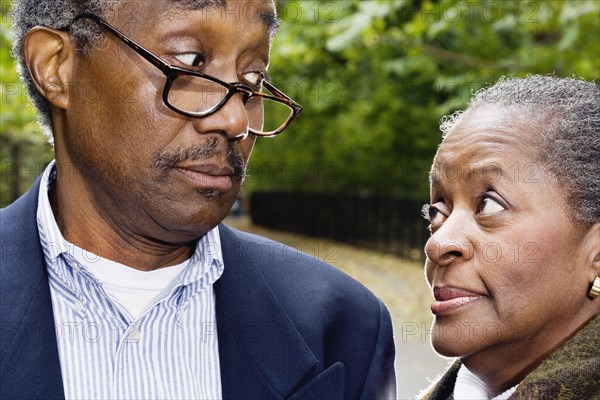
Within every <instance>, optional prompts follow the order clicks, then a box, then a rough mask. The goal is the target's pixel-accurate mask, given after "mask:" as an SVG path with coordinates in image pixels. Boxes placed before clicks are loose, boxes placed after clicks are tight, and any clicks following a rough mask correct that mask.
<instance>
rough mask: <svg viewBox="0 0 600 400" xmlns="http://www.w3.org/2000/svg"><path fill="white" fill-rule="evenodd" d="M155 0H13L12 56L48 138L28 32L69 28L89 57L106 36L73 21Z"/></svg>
mask: <svg viewBox="0 0 600 400" xmlns="http://www.w3.org/2000/svg"><path fill="white" fill-rule="evenodd" d="M151 1H154V0H14V2H13V11H12V14H13V39H14V41H13V48H12V54H13V57H14V58H15V59H16V60H17V68H18V72H19V75H20V76H21V80H22V81H23V83H24V84H25V89H26V90H27V94H28V96H29V98H30V99H31V102H32V103H33V105H34V106H35V108H36V109H37V110H38V118H39V123H40V125H42V127H43V128H44V130H45V131H46V133H47V134H48V136H50V135H51V131H52V123H51V118H50V107H49V104H48V101H47V100H46V99H45V98H44V96H42V95H41V94H40V93H39V92H38V91H37V89H36V88H35V85H34V83H33V78H32V76H31V74H30V73H29V69H28V68H27V65H26V64H25V59H24V56H25V54H24V51H23V43H24V42H25V36H26V35H27V32H28V31H29V30H30V29H31V28H33V27H35V26H38V25H40V26H45V27H47V28H51V29H56V30H66V29H69V33H70V35H71V39H72V40H73V42H74V44H75V49H76V50H77V51H80V52H83V53H84V54H88V53H89V52H90V51H91V49H93V47H94V46H95V45H97V44H98V43H99V42H100V40H102V38H103V35H102V31H101V29H100V28H99V27H98V26H97V25H96V24H92V23H89V21H85V20H78V21H77V22H76V23H73V24H72V21H73V19H74V18H75V17H76V16H78V15H79V14H81V13H84V12H89V13H92V14H96V15H97V16H99V17H101V18H103V19H111V18H112V17H113V16H114V15H113V14H114V12H115V10H116V8H117V6H118V5H122V6H123V7H121V8H124V9H125V10H124V11H128V12H133V11H135V8H137V7H139V6H140V4H142V5H143V3H144V2H148V3H150V2H151ZM171 1H172V3H173V4H174V5H175V6H178V7H182V8H192V9H193V8H202V7H206V6H221V7H224V6H225V3H224V0H171Z"/></svg>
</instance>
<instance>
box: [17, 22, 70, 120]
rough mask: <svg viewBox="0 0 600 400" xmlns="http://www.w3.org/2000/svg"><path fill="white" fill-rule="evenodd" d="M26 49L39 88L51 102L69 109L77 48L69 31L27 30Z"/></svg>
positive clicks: (27, 62)
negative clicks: (70, 88)
mask: <svg viewBox="0 0 600 400" xmlns="http://www.w3.org/2000/svg"><path fill="white" fill-rule="evenodd" d="M23 49H24V55H25V63H26V64H27V67H28V68H29V71H30V72H31V76H32V77H33V81H34V83H35V86H36V88H37V90H38V91H39V92H40V93H41V94H42V95H43V96H44V97H45V98H46V100H48V102H50V104H52V105H54V106H56V107H58V108H63V109H64V108H66V107H67V106H68V104H69V87H70V86H69V82H70V81H71V71H72V68H71V67H72V62H73V50H74V49H73V45H72V43H71V40H70V38H69V34H68V33H67V32H63V31H57V30H54V29H50V28H46V27H43V26H36V27H34V28H32V29H31V30H30V31H29V32H27V35H26V37H25V42H24V45H23Z"/></svg>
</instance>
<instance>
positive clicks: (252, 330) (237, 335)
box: [215, 225, 318, 399]
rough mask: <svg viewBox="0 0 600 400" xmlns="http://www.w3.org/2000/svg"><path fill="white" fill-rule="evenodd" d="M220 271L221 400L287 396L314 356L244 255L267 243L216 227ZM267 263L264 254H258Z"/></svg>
mask: <svg viewBox="0 0 600 400" xmlns="http://www.w3.org/2000/svg"><path fill="white" fill-rule="evenodd" d="M220 234H221V242H222V246H223V260H224V263H225V271H224V272H223V275H222V276H221V278H220V279H219V280H218V281H217V283H216V284H215V293H216V299H217V329H218V335H219V355H220V362H221V381H222V386H223V398H225V399H227V398H236V399H237V398H247V397H248V396H249V394H252V395H253V396H256V398H263V399H279V398H287V397H288V396H289V395H290V394H292V393H293V391H294V390H295V389H296V388H297V387H298V386H299V384H300V382H301V381H302V379H303V378H304V377H305V375H307V373H308V372H310V371H311V370H312V369H313V368H314V367H315V366H316V365H317V364H318V360H317V358H316V357H315V355H314V354H313V353H312V351H311V350H310V348H309V346H308V345H307V344H306V342H305V340H304V338H303V337H302V336H301V335H300V333H299V332H298V330H297V329H296V327H295V326H294V324H293V323H292V321H291V320H290V318H289V316H288V315H287V314H286V312H285V310H284V309H283V308H282V306H281V305H280V303H279V301H278V299H277V297H276V296H275V294H274V293H273V291H272V290H271V288H270V286H269V283H268V282H267V280H266V279H265V277H264V276H263V274H262V273H261V271H260V270H259V268H258V266H257V265H255V263H254V262H253V259H254V260H256V259H257V257H248V255H249V254H257V253H258V254H260V253H261V252H262V253H263V254H264V252H265V251H267V252H268V251H269V250H268V249H267V246H268V243H267V242H262V243H261V242H252V241H247V240H246V241H244V240H242V239H241V238H240V237H239V233H238V232H236V231H234V230H233V229H231V228H229V227H226V226H224V225H221V226H220ZM262 261H263V262H265V263H266V262H269V261H271V262H272V260H269V257H264V258H262Z"/></svg>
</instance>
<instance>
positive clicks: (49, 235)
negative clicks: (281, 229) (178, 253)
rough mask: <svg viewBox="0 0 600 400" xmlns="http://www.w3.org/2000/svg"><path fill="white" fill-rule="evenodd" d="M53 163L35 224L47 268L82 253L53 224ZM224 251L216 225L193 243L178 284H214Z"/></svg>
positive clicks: (42, 187) (45, 176)
mask: <svg viewBox="0 0 600 400" xmlns="http://www.w3.org/2000/svg"><path fill="white" fill-rule="evenodd" d="M56 175H57V172H56V162H55V161H54V160H53V161H52V162H51V163H50V164H49V165H48V167H46V169H45V170H44V173H43V175H42V181H41V184H40V191H39V194H38V209H37V224H38V230H39V233H40V242H41V244H42V248H43V250H44V255H45V258H46V262H47V263H48V265H49V267H52V266H53V265H55V263H56V260H57V259H58V257H59V256H61V255H63V254H64V256H65V258H66V259H67V260H69V261H77V259H78V257H80V256H81V255H80V254H79V255H78V254H76V252H75V251H74V246H73V244H72V243H70V242H68V241H67V240H66V239H65V238H64V236H63V235H62V233H61V232H60V229H59V228H58V224H57V223H56V219H55V218H54V213H53V211H52V207H51V206H50V198H49V197H48V192H49V190H50V189H51V188H52V185H54V184H55V182H56ZM67 264H69V266H70V267H71V268H75V269H79V268H80V266H81V265H77V264H81V263H76V262H75V263H74V262H68V263H67ZM223 269H224V265H223V252H222V250H221V238H220V235H219V228H218V227H215V228H213V229H212V230H210V231H209V232H208V233H206V234H205V235H204V236H203V237H202V238H201V239H200V240H198V241H197V243H196V250H195V251H194V254H193V255H192V257H191V259H190V265H189V266H188V268H186V269H185V270H184V271H183V273H182V275H181V278H180V284H181V285H183V286H186V285H190V284H191V283H193V282H197V281H203V282H202V285H201V287H205V286H206V285H209V284H212V283H214V282H215V281H216V280H217V279H219V277H220V276H221V275H222V274H223Z"/></svg>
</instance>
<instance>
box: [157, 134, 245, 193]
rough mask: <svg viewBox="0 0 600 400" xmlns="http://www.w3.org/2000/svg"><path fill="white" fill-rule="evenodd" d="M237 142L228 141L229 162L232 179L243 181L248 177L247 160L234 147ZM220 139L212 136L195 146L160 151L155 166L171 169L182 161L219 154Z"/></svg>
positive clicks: (204, 158) (199, 159)
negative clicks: (231, 169)
mask: <svg viewBox="0 0 600 400" xmlns="http://www.w3.org/2000/svg"><path fill="white" fill-rule="evenodd" d="M234 143H235V142H231V141H230V142H227V147H228V149H227V162H228V163H229V165H230V166H231V167H232V168H233V175H232V176H231V177H232V179H234V180H235V181H237V182H239V183H242V182H243V181H244V179H245V177H246V162H245V161H244V157H243V156H242V155H241V153H240V152H239V150H237V149H236V147H234ZM219 149H220V146H219V140H218V139H217V138H210V139H209V140H207V141H206V142H204V143H202V144H200V145H198V146H194V147H179V148H176V149H172V150H165V151H163V152H160V153H159V154H158V155H157V156H156V157H155V159H154V167H155V168H157V169H159V170H162V171H165V172H166V171H169V170H171V169H173V168H176V167H177V166H179V165H181V164H182V163H189V162H193V161H203V160H207V159H210V158H213V157H215V156H218V155H219V152H220V150H219Z"/></svg>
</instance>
